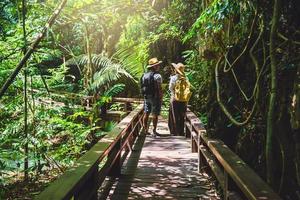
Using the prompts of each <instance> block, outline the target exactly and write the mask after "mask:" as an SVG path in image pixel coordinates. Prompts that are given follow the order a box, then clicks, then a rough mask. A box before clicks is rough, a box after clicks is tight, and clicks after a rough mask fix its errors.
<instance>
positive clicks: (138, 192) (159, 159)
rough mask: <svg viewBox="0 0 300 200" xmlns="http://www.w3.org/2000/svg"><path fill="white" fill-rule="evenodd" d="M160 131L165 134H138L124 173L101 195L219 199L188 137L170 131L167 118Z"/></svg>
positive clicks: (127, 197) (116, 197)
mask: <svg viewBox="0 0 300 200" xmlns="http://www.w3.org/2000/svg"><path fill="white" fill-rule="evenodd" d="M158 132H159V133H161V134H162V136H160V137H157V138H152V137H150V136H147V137H145V136H141V137H139V138H138V140H137V142H136V144H135V146H134V148H133V151H132V153H131V155H130V156H129V157H128V159H127V160H126V161H125V163H124V167H123V169H122V175H121V177H120V178H119V179H118V180H116V181H115V182H114V183H113V182H111V183H110V184H113V187H112V188H113V189H111V190H110V191H108V192H107V193H108V194H107V195H108V197H106V196H107V195H105V197H103V196H102V197H101V196H100V199H115V200H123V199H182V200H183V199H184V200H190V199H210V200H214V199H220V198H219V197H218V196H217V195H216V192H215V188H214V185H213V184H212V183H211V181H210V180H209V177H208V176H206V175H205V174H199V173H198V172H197V162H198V161H197V154H196V153H191V148H190V143H189V141H188V140H187V139H186V138H185V137H181V136H171V135H169V131H168V128H167V122H166V121H165V120H164V119H160V121H159V126H158ZM104 190H105V189H104V188H102V189H101V191H102V194H103V191H104ZM104 193H105V192H104Z"/></svg>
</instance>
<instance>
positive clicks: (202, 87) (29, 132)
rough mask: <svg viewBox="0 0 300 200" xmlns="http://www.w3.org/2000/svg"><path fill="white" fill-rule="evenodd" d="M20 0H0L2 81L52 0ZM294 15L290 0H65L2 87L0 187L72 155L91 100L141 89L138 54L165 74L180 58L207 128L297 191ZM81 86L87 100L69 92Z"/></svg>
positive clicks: (85, 140) (1, 192)
mask: <svg viewBox="0 0 300 200" xmlns="http://www.w3.org/2000/svg"><path fill="white" fill-rule="evenodd" d="M25 3H26V8H25V9H23V8H24V5H23V4H22V1H10V0H3V1H1V2H0V37H1V39H0V85H3V84H4V82H5V81H6V79H7V77H8V76H9V75H10V74H11V73H12V71H13V70H14V68H15V66H16V65H17V64H18V62H19V61H20V59H21V58H22V57H23V54H24V52H23V51H24V47H28V46H29V45H30V44H32V42H33V41H34V39H35V38H36V37H37V36H38V34H39V33H40V32H41V30H42V28H43V27H44V25H45V23H46V21H47V19H48V17H49V16H50V15H51V14H52V13H53V12H54V10H55V7H56V5H57V4H58V3H59V2H58V1H54V0H48V1H40V0H27V1H25ZM299 15H300V4H299V2H297V1H295V0H287V1H284V2H283V1H280V0H273V1H249V0H241V1H238V0H185V1H182V0H151V1H150V0H146V1H137V0H88V1H81V0H70V1H68V3H67V4H66V6H65V7H64V8H63V10H62V13H61V14H60V16H59V17H58V18H57V19H56V21H55V24H54V25H53V26H52V27H51V28H50V29H49V30H48V31H47V34H46V36H45V38H44V39H43V40H42V41H41V43H40V44H39V45H38V46H37V48H36V49H35V51H34V53H33V54H32V55H31V57H30V59H29V60H28V62H27V67H26V70H25V67H24V68H23V70H22V71H21V72H20V73H19V74H18V76H17V77H16V79H15V81H14V82H13V84H12V85H11V86H10V87H9V88H8V90H7V91H6V93H5V95H4V96H3V97H0V98H1V99H0V109H1V112H0V119H1V121H0V132H1V135H0V198H1V196H5V197H7V196H9V195H12V194H11V193H10V192H9V188H11V187H12V186H13V185H14V184H16V182H19V181H21V180H22V179H23V178H25V180H26V181H28V180H27V179H26V176H28V177H29V180H35V179H38V178H37V177H39V176H43V175H44V174H45V171H46V169H50V168H51V169H56V170H57V169H58V170H59V171H63V170H64V169H65V167H67V166H69V165H72V163H73V162H74V161H75V160H76V158H78V157H79V156H80V155H82V153H84V151H86V150H87V149H88V148H89V147H90V146H91V145H92V144H93V143H94V142H95V141H96V140H97V139H99V138H100V137H101V135H102V134H103V132H102V131H103V130H100V127H99V126H100V125H99V123H98V121H99V119H98V114H99V113H98V112H99V107H101V106H103V105H104V104H106V103H107V102H109V101H110V100H111V96H114V95H117V94H119V95H122V96H127V97H136V96H139V87H138V82H139V77H140V76H141V74H142V73H143V71H144V68H145V66H146V65H147V60H148V59H149V58H151V57H158V58H159V59H162V60H163V65H164V66H166V67H164V69H163V70H162V71H161V73H162V74H163V79H164V83H167V82H168V77H169V75H170V70H169V67H168V66H170V63H172V62H183V63H185V64H186V65H187V75H188V77H189V79H190V81H191V83H192V86H193V97H192V99H191V102H190V104H191V105H192V108H193V110H194V111H195V112H196V113H197V114H198V115H199V117H200V118H201V119H202V121H203V122H205V123H206V126H207V127H206V128H207V130H208V131H209V134H210V135H211V136H212V137H217V138H220V139H222V140H223V141H224V142H225V143H226V144H227V145H228V146H230V147H231V148H232V150H234V151H235V152H236V153H237V154H238V155H239V156H240V157H241V158H242V159H243V160H245V162H247V163H248V164H249V165H250V166H251V167H252V168H253V169H254V170H255V171H256V172H257V173H258V174H259V175H260V176H261V177H263V178H264V179H265V180H266V181H267V182H268V183H269V184H270V185H271V186H272V187H273V188H274V190H275V191H277V192H278V193H279V194H280V195H281V196H282V197H283V198H285V199H297V198H298V199H299V193H300V191H299V186H300V136H299V127H300V124H299V123H300V122H299V121H300V108H299V98H300V93H299V91H300V90H299V81H300V80H299V77H300V76H299V74H300V68H299V66H300V58H299V53H300V30H299V27H300V26H299V25H300V24H299V23H300V22H299V20H297V19H299V18H300V16H299ZM24 16H25V18H24ZM23 19H24V21H25V23H23ZM24 30H25V31H26V34H25V35H26V37H24ZM25 77H27V78H25ZM25 83H26V84H25ZM25 90H26V91H28V92H27V95H26V97H27V99H28V103H24V91H25ZM49 92H50V94H51V95H49V94H48V93H49ZM74 93H77V94H76V95H75V94H74ZM88 95H90V96H93V101H92V102H93V105H92V108H91V110H88V111H87V110H86V108H85V107H86V106H85V104H82V105H78V104H80V103H78V101H79V102H80V100H78V99H81V98H82V99H85V98H86V96H88ZM165 101H166V102H165V104H166V105H167V104H168V103H167V102H168V92H167V90H165ZM25 102H26V101H25ZM25 105H27V106H25ZM26 107H28V109H26ZM25 124H28V125H27V126H28V127H27V128H25ZM102 125H103V124H102ZM275 158H276V159H275ZM26 162H29V164H28V166H27V167H26V166H25V163H26ZM54 171H55V170H54ZM21 196H22V194H21Z"/></svg>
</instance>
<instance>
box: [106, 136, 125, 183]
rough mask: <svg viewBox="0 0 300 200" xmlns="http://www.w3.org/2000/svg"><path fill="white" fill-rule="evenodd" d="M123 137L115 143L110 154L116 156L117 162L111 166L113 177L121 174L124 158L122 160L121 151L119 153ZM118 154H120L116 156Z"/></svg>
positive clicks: (110, 174)
mask: <svg viewBox="0 0 300 200" xmlns="http://www.w3.org/2000/svg"><path fill="white" fill-rule="evenodd" d="M121 145H122V143H121V139H119V140H118V142H117V143H116V144H115V146H114V149H113V150H112V152H111V153H110V154H109V155H108V156H109V157H110V156H112V157H115V162H114V164H113V165H112V167H111V170H110V172H109V174H108V175H109V176H112V177H118V176H120V175H121V166H122V160H121V153H119V154H118V152H119V151H121ZM116 154H118V155H117V156H116Z"/></svg>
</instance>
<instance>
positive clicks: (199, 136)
mask: <svg viewBox="0 0 300 200" xmlns="http://www.w3.org/2000/svg"><path fill="white" fill-rule="evenodd" d="M201 159H202V156H201V135H200V134H198V173H200V172H201V163H202V161H201Z"/></svg>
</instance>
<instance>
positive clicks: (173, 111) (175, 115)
mask: <svg viewBox="0 0 300 200" xmlns="http://www.w3.org/2000/svg"><path fill="white" fill-rule="evenodd" d="M186 107H187V106H186V103H185V102H179V101H172V102H171V103H170V107H169V120H168V126H169V129H170V133H171V134H172V135H184V121H185V114H186Z"/></svg>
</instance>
